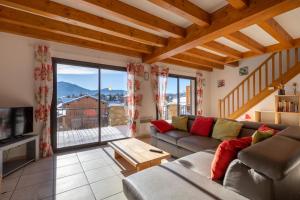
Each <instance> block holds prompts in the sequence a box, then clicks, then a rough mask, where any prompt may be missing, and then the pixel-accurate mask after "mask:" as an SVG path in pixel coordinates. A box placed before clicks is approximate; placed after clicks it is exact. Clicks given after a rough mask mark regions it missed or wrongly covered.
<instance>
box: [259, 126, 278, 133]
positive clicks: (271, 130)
mask: <svg viewBox="0 0 300 200" xmlns="http://www.w3.org/2000/svg"><path fill="white" fill-rule="evenodd" d="M258 131H260V132H271V133H272V134H273V135H274V134H276V133H277V130H275V129H273V128H270V127H268V126H267V125H265V124H263V125H261V126H260V127H259V128H258Z"/></svg>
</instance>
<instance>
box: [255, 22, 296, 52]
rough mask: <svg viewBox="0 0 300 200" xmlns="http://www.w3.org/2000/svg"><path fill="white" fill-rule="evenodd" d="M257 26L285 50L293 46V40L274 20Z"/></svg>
mask: <svg viewBox="0 0 300 200" xmlns="http://www.w3.org/2000/svg"><path fill="white" fill-rule="evenodd" d="M258 25H259V26H260V27H261V28H262V29H263V30H265V31H266V32H267V33H268V34H270V35H271V36H272V37H273V38H274V39H276V40H277V41H278V42H280V43H282V44H283V45H284V46H286V47H287V48H290V47H292V46H293V43H292V41H293V38H292V37H291V36H290V35H289V33H288V32H286V31H285V30H284V29H283V28H282V27H281V26H280V24H279V23H277V22H276V21H275V20H274V19H268V20H266V21H263V22H261V23H259V24H258Z"/></svg>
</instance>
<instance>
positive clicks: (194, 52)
mask: <svg viewBox="0 0 300 200" xmlns="http://www.w3.org/2000/svg"><path fill="white" fill-rule="evenodd" d="M182 54H185V55H190V56H193V57H196V58H201V59H203V60H207V61H210V62H213V63H217V64H221V65H224V64H225V57H222V56H218V55H216V54H212V53H209V52H207V51H204V50H201V49H197V48H194V49H190V50H188V51H186V52H183V53H182Z"/></svg>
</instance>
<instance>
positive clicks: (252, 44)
mask: <svg viewBox="0 0 300 200" xmlns="http://www.w3.org/2000/svg"><path fill="white" fill-rule="evenodd" d="M225 37H226V38H228V39H229V40H231V41H233V42H235V43H237V44H240V45H242V46H244V47H246V48H248V49H250V50H251V51H254V52H256V53H261V54H262V53H264V52H265V47H264V46H263V45H261V44H259V43H258V42H256V41H255V40H253V39H252V38H250V37H248V36H247V35H245V34H243V33H241V32H240V31H236V32H234V33H231V34H229V35H226V36H225Z"/></svg>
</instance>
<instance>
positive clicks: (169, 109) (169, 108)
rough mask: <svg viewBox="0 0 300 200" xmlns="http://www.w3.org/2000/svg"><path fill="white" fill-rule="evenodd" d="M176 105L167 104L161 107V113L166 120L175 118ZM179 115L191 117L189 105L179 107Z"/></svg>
mask: <svg viewBox="0 0 300 200" xmlns="http://www.w3.org/2000/svg"><path fill="white" fill-rule="evenodd" d="M177 108H178V105H177V104H169V105H165V106H164V107H163V113H164V116H165V117H166V119H168V120H170V119H172V117H173V116H177V115H178V114H177ZM179 115H192V107H191V106H190V105H179Z"/></svg>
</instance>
